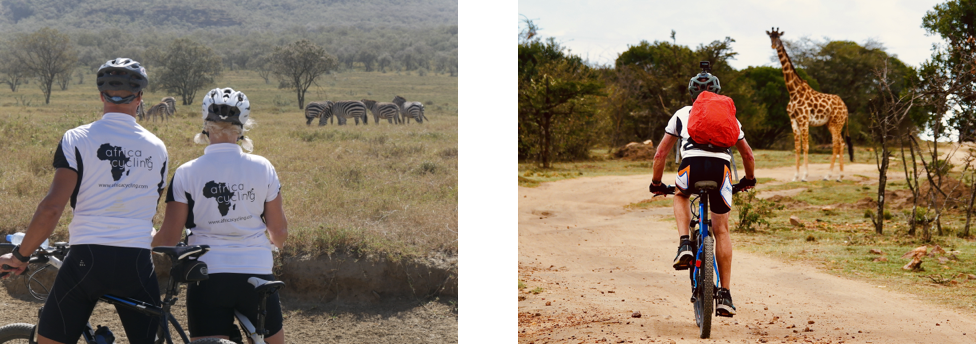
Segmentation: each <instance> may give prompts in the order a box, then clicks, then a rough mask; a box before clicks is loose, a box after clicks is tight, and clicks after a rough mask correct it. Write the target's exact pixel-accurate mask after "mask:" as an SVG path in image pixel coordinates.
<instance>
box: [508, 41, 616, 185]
mask: <svg viewBox="0 0 976 344" xmlns="http://www.w3.org/2000/svg"><path fill="white" fill-rule="evenodd" d="M518 72H519V80H518V123H519V128H518V129H519V159H520V160H521V159H533V160H536V161H538V162H539V163H540V164H541V165H542V166H543V167H545V168H548V167H549V166H550V164H551V162H552V161H553V160H555V159H559V160H569V159H579V158H585V157H586V156H587V154H588V152H589V149H590V147H591V146H592V145H593V144H595V142H596V139H595V137H596V135H595V131H594V130H592V127H593V126H594V125H595V122H596V120H597V117H596V106H595V105H596V102H595V100H594V98H595V97H596V96H600V95H602V94H603V93H602V91H603V84H602V83H601V82H600V81H599V80H597V79H596V73H595V72H594V71H593V70H592V69H591V68H590V67H588V66H586V65H585V64H583V62H582V60H581V59H580V58H579V56H571V55H566V54H564V53H563V48H562V47H561V46H559V44H558V43H556V42H555V40H554V39H552V38H550V39H548V40H546V41H545V42H543V41H542V40H541V39H539V38H538V37H536V38H535V39H533V40H528V41H523V42H520V43H519V69H518Z"/></svg>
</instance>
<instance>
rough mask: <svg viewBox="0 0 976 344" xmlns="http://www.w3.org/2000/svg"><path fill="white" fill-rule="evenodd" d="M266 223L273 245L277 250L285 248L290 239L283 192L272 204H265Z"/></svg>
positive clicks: (279, 193)
mask: <svg viewBox="0 0 976 344" xmlns="http://www.w3.org/2000/svg"><path fill="white" fill-rule="evenodd" d="M264 221H265V223H266V224H267V225H268V234H270V235H271V243H272V244H274V245H275V247H277V248H284V247H285V240H287V239H288V220H287V219H285V209H284V207H283V206H282V201H281V192H278V197H275V199H273V200H271V202H265V203H264Z"/></svg>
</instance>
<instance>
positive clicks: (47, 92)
mask: <svg viewBox="0 0 976 344" xmlns="http://www.w3.org/2000/svg"><path fill="white" fill-rule="evenodd" d="M12 47H13V51H12V52H11V55H12V57H13V60H14V61H15V65H16V66H17V68H19V69H21V70H23V71H24V72H25V73H27V74H29V75H32V76H35V77H37V78H38V79H39V80H38V81H40V82H39V84H40V87H41V91H42V92H44V104H50V103H51V86H52V85H53V84H54V82H55V81H57V80H58V78H59V77H60V76H61V75H63V74H65V73H71V70H72V69H73V68H74V66H75V64H77V62H78V53H77V52H76V51H75V48H74V46H73V45H72V44H71V41H70V39H69V38H68V35H66V34H62V33H61V32H59V31H58V30H56V29H52V28H48V27H45V28H42V29H40V30H37V31H36V32H34V33H31V34H20V35H18V36H17V37H16V38H15V39H14V41H13V43H12Z"/></svg>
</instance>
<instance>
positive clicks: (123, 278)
mask: <svg viewBox="0 0 976 344" xmlns="http://www.w3.org/2000/svg"><path fill="white" fill-rule="evenodd" d="M96 83H97V85H98V91H99V95H100V97H101V100H102V103H103V108H104V111H105V114H104V115H102V118H101V119H100V120H97V121H95V122H92V123H89V124H85V125H82V126H79V127H77V128H74V129H71V130H68V131H67V132H66V133H65V134H64V136H63V137H62V138H61V142H60V143H59V144H58V147H57V150H56V151H55V154H54V167H55V168H56V170H55V172H54V181H53V182H52V183H51V188H50V190H49V191H48V194H47V195H46V196H45V197H44V199H43V200H41V202H40V204H38V206H37V211H35V212H34V217H33V218H32V219H31V222H30V225H29V227H28V228H27V231H26V233H25V236H24V239H23V242H22V243H21V244H20V246H18V247H15V248H14V250H13V252H11V253H8V254H5V255H3V256H0V263H3V264H7V265H10V266H11V267H13V268H14V270H12V271H14V272H15V273H17V274H20V273H23V271H24V269H25V268H26V267H27V258H28V257H29V256H30V255H31V253H32V252H34V251H35V250H36V249H37V248H38V247H39V246H40V245H41V243H42V242H43V241H44V240H45V239H47V238H48V237H49V236H51V233H53V232H54V229H55V227H56V226H57V224H58V220H59V219H60V218H61V214H62V212H63V211H64V206H65V204H67V203H69V202H70V204H71V207H72V209H73V210H74V211H73V213H74V217H73V218H72V219H71V223H70V224H69V225H68V233H69V241H70V242H71V248H70V250H69V252H68V254H67V256H66V257H65V260H64V263H63V265H62V266H61V269H60V270H59V271H58V275H57V277H56V279H55V281H54V285H53V287H52V289H51V292H50V295H49V297H48V298H47V301H46V302H45V304H44V308H43V311H42V313H41V316H40V321H39V322H38V327H37V329H38V334H39V335H40V336H39V342H40V343H74V342H77V341H78V338H79V337H80V336H81V333H82V331H83V329H84V327H85V324H86V322H87V321H88V318H89V317H90V316H91V313H92V310H93V309H94V307H95V304H96V303H97V302H98V297H99V296H101V295H103V294H109V293H111V294H115V295H119V296H127V297H131V298H134V299H138V300H142V301H145V302H147V303H151V304H154V305H159V304H160V302H159V285H158V283H157V282H156V274H155V271H154V269H153V264H152V258H151V252H150V251H149V248H150V246H149V244H150V242H151V240H152V237H151V233H152V228H153V224H152V218H153V216H154V215H155V214H156V206H157V204H158V202H159V197H160V196H161V195H162V191H163V189H164V188H165V186H166V177H167V176H166V174H167V169H166V162H167V160H168V156H167V153H166V147H165V146H164V145H163V142H162V141H160V140H159V138H157V137H156V136H155V135H153V134H152V133H151V132H149V131H148V130H146V129H145V128H143V127H142V126H140V125H139V124H138V123H136V117H135V114H136V108H137V107H138V105H139V103H140V101H141V100H142V91H143V89H145V87H146V86H147V85H148V77H147V75H146V69H145V68H143V67H142V66H141V65H140V64H139V62H136V61H134V60H132V59H127V58H117V59H114V60H111V61H108V62H106V63H105V64H103V65H102V66H101V67H100V68H99V69H98V73H97V79H96ZM116 309H117V311H118V313H119V317H120V318H121V319H122V324H123V326H124V327H125V332H126V335H127V336H128V339H129V342H131V343H150V342H152V340H153V339H154V338H155V334H156V328H157V327H158V321H157V320H156V319H155V318H153V317H150V316H148V315H145V314H142V313H139V312H135V311H132V310H127V309H125V308H120V307H117V308H116ZM25 316H30V315H29V314H25Z"/></svg>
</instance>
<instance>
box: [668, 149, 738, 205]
mask: <svg viewBox="0 0 976 344" xmlns="http://www.w3.org/2000/svg"><path fill="white" fill-rule="evenodd" d="M729 166H730V165H729V162H728V161H727V160H725V159H719V158H709V157H693V158H685V159H682V160H681V165H680V166H678V176H677V178H675V181H674V186H675V187H677V189H678V190H679V191H681V193H682V194H685V195H691V194H693V193H696V192H697V190H692V189H694V187H695V183H696V182H700V181H703V180H711V181H714V182H716V183H718V186H719V187H718V189H716V190H711V191H709V192H708V208H709V209H710V210H711V211H712V212H713V213H715V214H725V213H728V212H729V211H731V210H732V172H731V170H730V169H729Z"/></svg>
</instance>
